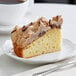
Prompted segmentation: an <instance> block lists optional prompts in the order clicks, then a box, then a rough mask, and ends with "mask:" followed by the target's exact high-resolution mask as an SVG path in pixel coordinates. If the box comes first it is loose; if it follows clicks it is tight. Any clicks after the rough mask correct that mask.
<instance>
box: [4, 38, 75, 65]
mask: <svg viewBox="0 0 76 76" xmlns="http://www.w3.org/2000/svg"><path fill="white" fill-rule="evenodd" d="M3 48H4V50H5V51H7V50H10V53H7V54H6V55H7V56H9V57H11V58H12V59H15V60H18V61H21V62H25V63H29V64H45V63H50V62H56V61H60V60H63V59H66V58H69V57H71V56H74V55H76V51H75V45H74V44H73V43H72V42H71V41H70V40H67V39H63V44H62V50H61V51H60V52H55V53H49V54H44V55H40V56H36V57H33V58H28V59H27V58H20V57H18V56H16V55H15V54H14V52H13V50H12V44H11V40H7V41H6V42H5V44H4V46H3Z"/></svg>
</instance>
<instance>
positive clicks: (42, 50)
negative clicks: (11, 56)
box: [16, 28, 62, 58]
mask: <svg viewBox="0 0 76 76" xmlns="http://www.w3.org/2000/svg"><path fill="white" fill-rule="evenodd" d="M61 46H62V33H61V29H59V28H54V29H50V30H49V31H48V32H46V34H44V35H43V36H42V37H40V38H39V39H37V40H35V41H33V42H32V43H31V44H29V45H28V46H27V47H25V48H24V49H23V50H22V52H21V55H22V56H21V57H24V58H30V57H34V56H38V55H41V54H46V53H52V52H57V51H60V50H61ZM18 52H19V51H18ZM16 54H17V53H16ZM18 56H19V55H18Z"/></svg>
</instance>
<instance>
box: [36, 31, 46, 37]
mask: <svg viewBox="0 0 76 76" xmlns="http://www.w3.org/2000/svg"><path fill="white" fill-rule="evenodd" d="M45 33H46V32H45V31H42V32H40V33H39V35H38V36H39V37H41V36H42V35H44V34H45Z"/></svg>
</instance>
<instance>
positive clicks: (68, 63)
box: [33, 57, 76, 76]
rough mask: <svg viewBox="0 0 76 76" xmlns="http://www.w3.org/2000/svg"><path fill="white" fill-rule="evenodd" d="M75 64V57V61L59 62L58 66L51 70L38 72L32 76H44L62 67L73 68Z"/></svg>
mask: <svg viewBox="0 0 76 76" xmlns="http://www.w3.org/2000/svg"><path fill="white" fill-rule="evenodd" d="M75 64H76V57H75V59H71V60H69V61H64V62H61V63H60V64H58V65H57V66H55V67H54V68H51V69H49V70H45V71H42V72H38V73H34V74H33V76H46V75H48V74H50V73H52V72H55V71H57V70H59V69H61V68H63V67H67V66H73V65H75Z"/></svg>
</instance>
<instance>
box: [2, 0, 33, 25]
mask: <svg viewBox="0 0 76 76" xmlns="http://www.w3.org/2000/svg"><path fill="white" fill-rule="evenodd" d="M31 5H33V0H26V1H25V2H23V3H18V4H0V26H4V25H7V26H10V25H11V26H13V25H16V24H19V23H21V21H22V19H23V17H24V15H25V14H26V13H27V9H29V7H30V6H31Z"/></svg>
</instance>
